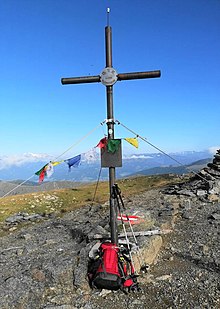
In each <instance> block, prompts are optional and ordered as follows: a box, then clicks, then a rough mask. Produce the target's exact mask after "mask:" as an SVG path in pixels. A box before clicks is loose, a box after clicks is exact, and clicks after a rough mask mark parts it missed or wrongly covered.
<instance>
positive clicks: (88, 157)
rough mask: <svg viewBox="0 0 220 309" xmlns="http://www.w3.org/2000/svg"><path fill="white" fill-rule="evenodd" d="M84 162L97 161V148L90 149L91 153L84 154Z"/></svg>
mask: <svg viewBox="0 0 220 309" xmlns="http://www.w3.org/2000/svg"><path fill="white" fill-rule="evenodd" d="M81 159H82V161H87V162H89V163H91V162H94V161H96V159H97V152H96V149H95V148H92V149H90V150H89V151H87V152H85V153H82V157H81Z"/></svg>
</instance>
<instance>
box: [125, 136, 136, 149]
mask: <svg viewBox="0 0 220 309" xmlns="http://www.w3.org/2000/svg"><path fill="white" fill-rule="evenodd" d="M125 140H126V141H127V142H128V143H129V144H131V145H132V146H134V147H136V148H138V139H137V137H135V138H125Z"/></svg>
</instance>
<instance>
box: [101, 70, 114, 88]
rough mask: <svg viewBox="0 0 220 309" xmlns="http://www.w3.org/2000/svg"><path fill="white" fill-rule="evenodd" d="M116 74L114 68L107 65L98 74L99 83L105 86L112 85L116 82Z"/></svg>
mask: <svg viewBox="0 0 220 309" xmlns="http://www.w3.org/2000/svg"><path fill="white" fill-rule="evenodd" d="M117 75H118V73H117V72H116V70H115V69H113V68H109V67H107V68H105V69H104V70H103V71H102V72H101V74H100V77H101V83H102V84H103V85H105V86H112V85H114V84H115V83H116V82H117V79H118V77H117Z"/></svg>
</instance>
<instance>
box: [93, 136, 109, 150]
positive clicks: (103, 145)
mask: <svg viewBox="0 0 220 309" xmlns="http://www.w3.org/2000/svg"><path fill="white" fill-rule="evenodd" d="M107 142H108V140H107V137H103V138H102V139H101V140H100V141H99V143H98V145H97V146H96V147H99V148H100V149H102V148H106V146H107Z"/></svg>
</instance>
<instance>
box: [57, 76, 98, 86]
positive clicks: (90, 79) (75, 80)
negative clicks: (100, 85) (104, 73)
mask: <svg viewBox="0 0 220 309" xmlns="http://www.w3.org/2000/svg"><path fill="white" fill-rule="evenodd" d="M97 82H100V76H99V75H96V76H82V77H68V78H61V83H62V85H68V84H82V83H97Z"/></svg>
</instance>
